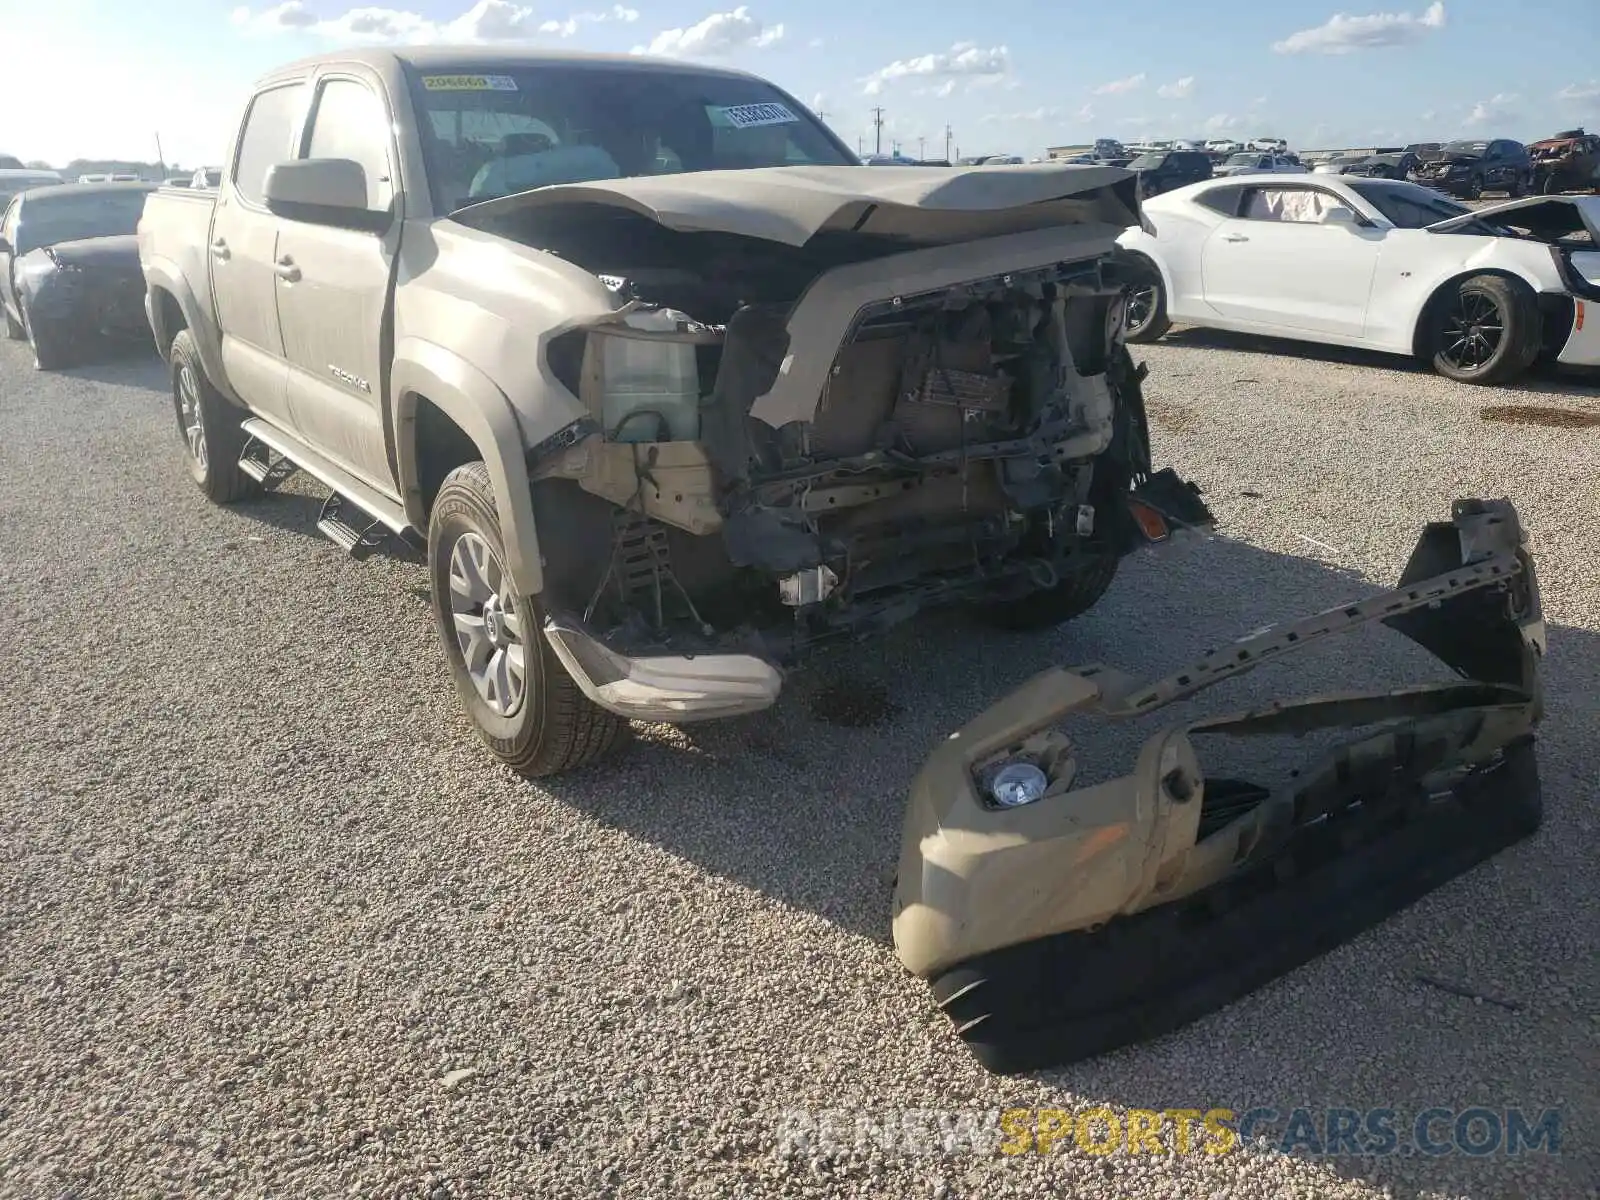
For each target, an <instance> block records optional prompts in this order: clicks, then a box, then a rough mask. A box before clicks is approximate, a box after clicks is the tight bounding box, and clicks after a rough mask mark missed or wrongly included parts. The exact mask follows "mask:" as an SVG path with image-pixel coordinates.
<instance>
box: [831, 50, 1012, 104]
mask: <svg viewBox="0 0 1600 1200" xmlns="http://www.w3.org/2000/svg"><path fill="white" fill-rule="evenodd" d="M1010 69H1011V52H1010V50H1008V49H1007V48H1006V47H1005V46H991V47H990V48H989V49H987V50H985V49H982V48H981V47H979V46H978V44H977V43H976V42H957V43H956V44H955V45H954V46H951V47H950V49H949V50H948V51H946V52H943V53H936V54H923V55H919V56H918V57H916V58H905V59H900V60H899V61H897V62H892V63H890V64H889V65H888V66H886V67H882V68H880V69H879V70H876V71H874V72H873V73H872V74H871V75H869V76H867V78H866V87H865V88H864V89H863V90H864V91H865V92H866V94H867V95H869V96H876V95H878V94H880V93H881V92H882V91H883V89H884V85H886V84H889V83H893V82H894V81H895V80H897V79H916V78H928V79H942V80H944V81H945V82H946V84H947V85H948V86H947V87H945V88H942V89H941V90H940V93H939V94H940V95H945V96H948V95H949V94H950V93H951V92H952V91H954V90H955V84H956V82H957V81H958V80H960V79H967V80H971V81H975V82H976V81H983V82H989V83H998V82H1000V81H1001V80H1002V79H1003V78H1004V77H1005V74H1006V72H1007V71H1009V70H1010Z"/></svg>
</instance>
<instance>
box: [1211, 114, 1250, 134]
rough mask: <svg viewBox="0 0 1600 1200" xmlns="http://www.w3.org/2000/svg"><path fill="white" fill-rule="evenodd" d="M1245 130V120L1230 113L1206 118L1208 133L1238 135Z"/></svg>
mask: <svg viewBox="0 0 1600 1200" xmlns="http://www.w3.org/2000/svg"><path fill="white" fill-rule="evenodd" d="M1243 128H1244V120H1243V118H1241V117H1235V116H1232V115H1230V114H1228V113H1217V114H1216V115H1215V116H1212V117H1207V118H1206V132H1207V133H1219V134H1220V133H1237V132H1239V131H1240V130H1241V129H1243Z"/></svg>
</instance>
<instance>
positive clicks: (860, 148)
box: [856, 133, 867, 154]
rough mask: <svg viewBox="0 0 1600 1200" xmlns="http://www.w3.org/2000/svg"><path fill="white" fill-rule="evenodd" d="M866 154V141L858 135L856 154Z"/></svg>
mask: <svg viewBox="0 0 1600 1200" xmlns="http://www.w3.org/2000/svg"><path fill="white" fill-rule="evenodd" d="M866 152H867V145H866V139H865V138H863V137H862V136H861V135H860V134H859V133H858V134H856V153H857V154H865V153H866Z"/></svg>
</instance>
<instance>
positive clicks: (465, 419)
mask: <svg viewBox="0 0 1600 1200" xmlns="http://www.w3.org/2000/svg"><path fill="white" fill-rule="evenodd" d="M389 386H390V394H391V395H392V396H393V397H394V423H395V441H396V459H397V462H398V465H399V483H400V490H401V495H402V497H403V498H404V503H405V508H406V516H407V518H408V519H409V520H410V521H411V523H412V524H413V525H415V526H416V527H417V528H418V529H426V528H427V527H428V514H429V512H430V510H431V508H432V504H433V498H434V496H435V495H437V494H438V490H439V485H440V484H441V483H443V482H444V477H445V475H447V474H448V473H449V472H450V471H451V470H453V469H454V468H455V467H458V466H461V465H462V464H463V463H465V462H468V461H471V459H470V458H468V457H464V456H466V455H469V454H470V455H471V456H472V457H475V458H477V459H479V460H480V461H482V462H483V464H484V466H485V467H486V468H487V469H488V472H489V481H490V484H491V486H492V487H493V489H494V501H495V512H496V515H497V516H498V518H499V520H500V529H501V533H502V535H503V537H504V538H505V551H506V569H507V570H508V571H510V572H511V576H512V579H513V580H514V581H515V582H516V585H517V588H518V590H519V591H520V592H521V594H522V595H525V596H535V595H538V594H539V593H540V592H541V591H543V590H544V569H543V565H542V561H541V557H540V552H539V536H538V530H537V528H536V526H535V523H534V515H533V493H532V489H531V487H530V484H529V480H528V464H527V459H526V455H525V451H524V448H523V438H522V429H521V426H520V425H519V424H518V422H517V418H516V412H515V410H514V409H513V408H512V406H511V402H510V401H509V400H508V399H507V398H506V395H505V393H504V392H502V391H501V390H500V389H499V388H498V387H497V386H496V385H495V383H494V382H493V381H492V380H491V379H490V378H489V377H488V376H487V375H485V374H484V373H483V372H482V371H480V370H478V369H477V368H476V367H474V366H473V365H472V364H471V363H469V362H467V361H466V360H465V359H463V358H461V357H460V356H459V355H457V354H455V353H454V352H453V351H450V350H448V349H446V348H445V347H443V346H440V345H437V344H436V343H433V342H428V341H424V340H423V339H421V338H404V339H402V340H401V341H400V342H399V343H398V344H397V345H396V346H395V358H394V367H393V370H392V372H391V374H390V382H389Z"/></svg>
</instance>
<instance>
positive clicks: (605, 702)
mask: <svg viewBox="0 0 1600 1200" xmlns="http://www.w3.org/2000/svg"><path fill="white" fill-rule="evenodd" d="M544 634H545V638H546V639H547V640H548V641H549V643H550V647H551V649H553V650H554V651H555V653H556V657H557V658H559V659H560V660H561V663H562V665H563V666H565V667H566V669H567V672H568V674H570V675H571V676H572V679H573V681H574V682H575V683H576V684H577V685H578V687H579V688H580V689H581V690H582V691H583V694H584V695H586V696H587V697H589V699H590V700H592V701H594V702H595V703H596V704H598V705H599V706H600V707H601V708H604V709H608V710H609V711H611V712H614V713H616V714H617V715H618V716H622V717H626V718H628V719H629V720H631V721H646V722H665V723H670V724H680V723H684V722H690V721H709V720H715V719H718V718H721V717H735V716H742V715H744V714H747V713H754V712H760V711H761V710H762V709H764V708H770V707H771V706H772V704H773V703H774V702H775V701H776V700H777V698H778V693H779V692H780V691H781V690H782V688H783V676H782V674H781V673H780V672H779V671H778V669H777V668H776V667H775V666H773V665H772V664H771V663H769V662H766V661H765V660H763V659H760V658H757V657H756V656H754V655H752V654H695V655H688V654H661V655H644V656H640V657H630V656H628V655H626V654H619V653H618V652H616V651H614V650H612V649H610V648H609V647H607V646H606V645H605V644H604V643H603V642H601V641H600V639H599V638H597V637H596V636H595V635H594V634H593V633H591V632H589V631H588V630H587V629H585V628H584V627H583V625H582V623H581V622H579V621H577V620H575V619H573V618H570V617H563V616H552V617H549V618H547V619H546V620H545V625H544Z"/></svg>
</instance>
